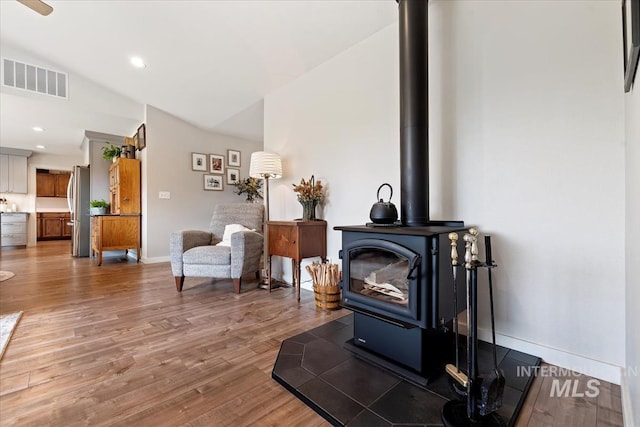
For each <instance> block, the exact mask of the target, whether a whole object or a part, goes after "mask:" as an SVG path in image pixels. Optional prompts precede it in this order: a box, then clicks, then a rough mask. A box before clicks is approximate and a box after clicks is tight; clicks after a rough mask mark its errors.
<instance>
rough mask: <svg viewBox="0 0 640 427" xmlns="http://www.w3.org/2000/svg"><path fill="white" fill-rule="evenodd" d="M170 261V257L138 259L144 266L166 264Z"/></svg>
mask: <svg viewBox="0 0 640 427" xmlns="http://www.w3.org/2000/svg"><path fill="white" fill-rule="evenodd" d="M168 261H171V257H170V256H157V257H152V258H140V262H142V263H144V264H155V263H157V262H168Z"/></svg>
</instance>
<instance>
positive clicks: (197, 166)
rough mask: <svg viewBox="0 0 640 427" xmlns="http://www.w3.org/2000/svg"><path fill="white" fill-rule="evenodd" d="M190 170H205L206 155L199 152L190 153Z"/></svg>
mask: <svg viewBox="0 0 640 427" xmlns="http://www.w3.org/2000/svg"><path fill="white" fill-rule="evenodd" d="M191 170H193V171H203V172H206V171H207V155H206V154H201V153H191Z"/></svg>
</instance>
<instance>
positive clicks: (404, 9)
mask: <svg viewBox="0 0 640 427" xmlns="http://www.w3.org/2000/svg"><path fill="white" fill-rule="evenodd" d="M398 8H399V13H400V174H401V175H400V218H401V221H402V225H405V226H414V227H415V226H426V225H428V223H429V97H428V92H429V76H428V68H429V56H428V22H427V20H428V12H427V9H428V0H399V2H398Z"/></svg>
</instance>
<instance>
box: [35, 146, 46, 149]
mask: <svg viewBox="0 0 640 427" xmlns="http://www.w3.org/2000/svg"><path fill="white" fill-rule="evenodd" d="M36 148H39V149H41V150H44V149H45V148H47V147H45V146H44V145H36Z"/></svg>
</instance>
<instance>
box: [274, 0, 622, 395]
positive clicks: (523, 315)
mask: <svg viewBox="0 0 640 427" xmlns="http://www.w3.org/2000/svg"><path fill="white" fill-rule="evenodd" d="M429 7H430V36H429V37H430V57H431V64H430V75H431V81H430V110H431V113H430V129H431V136H430V140H431V148H430V150H431V163H432V164H431V181H432V182H431V189H432V191H431V197H430V199H431V214H432V215H431V216H432V218H433V219H463V220H465V222H466V223H467V224H475V225H478V226H479V227H480V230H481V232H484V233H490V234H491V235H492V236H493V237H494V257H495V259H496V261H497V263H498V264H499V266H500V268H498V269H496V270H495V273H496V274H495V278H496V285H497V302H496V303H497V313H498V318H497V329H498V333H499V334H500V340H501V342H502V343H504V344H507V345H509V346H510V347H512V348H516V349H521V350H524V351H528V352H532V353H534V354H537V355H539V356H542V357H543V358H545V359H546V360H547V361H549V362H551V363H555V364H558V365H560V366H565V367H571V368H573V369H576V370H578V371H581V372H585V373H588V374H590V375H594V376H597V377H600V378H603V379H606V380H609V381H614V382H618V381H619V380H620V377H619V372H620V371H619V367H621V366H623V364H624V358H625V356H624V345H625V342H624V337H625V332H624V330H625V327H624V319H625V317H624V310H625V307H624V291H625V289H624V257H623V256H621V255H622V254H621V251H622V248H623V246H624V226H623V224H624V213H625V212H624V200H625V199H624V179H625V176H624V174H625V172H624V170H625V164H624V144H623V140H624V134H623V130H624V110H623V97H622V91H621V89H620V88H621V87H622V65H621V59H620V52H621V50H620V44H621V28H620V22H619V21H620V7H619V4H617V3H616V2H599V1H586V2H585V1H558V2H537V1H519V2H504V1H476V2H436V1H434V2H431V3H430V6H429ZM568 23H570V25H569V24H568ZM397 31H398V30H397V24H394V25H392V26H390V27H388V28H386V29H384V30H382V31H380V32H379V33H377V34H375V35H373V36H372V37H370V38H368V39H366V40H365V41H363V42H361V43H360V44H358V45H356V46H354V47H353V48H352V49H350V50H348V51H345V52H343V53H342V54H340V55H338V56H336V57H335V58H333V59H332V60H331V61H328V62H327V63H325V64H322V65H321V66H319V67H317V68H316V69H314V70H312V71H311V72H309V73H307V74H306V75H304V76H302V77H301V78H299V79H297V80H296V81H294V82H293V83H291V84H289V85H287V86H286V87H284V88H282V89H281V90H278V91H276V92H275V93H273V94H271V95H269V96H267V97H266V99H265V149H266V150H272V151H276V152H279V153H281V154H282V156H283V159H284V165H283V166H284V169H285V176H284V178H283V179H282V180H279V181H274V185H273V187H272V188H273V190H274V191H273V192H272V194H271V197H272V206H271V218H272V219H291V218H294V217H299V216H300V212H301V208H300V206H299V204H298V203H297V202H296V200H295V195H294V193H293V192H292V191H291V183H292V182H294V181H298V180H299V179H300V178H301V177H308V176H310V175H311V174H312V173H315V174H316V177H320V178H322V179H323V180H326V182H327V183H328V184H329V194H328V204H327V206H326V207H325V213H324V217H325V218H326V219H327V221H328V222H329V228H330V229H331V228H332V227H333V226H336V225H348V224H362V223H364V222H366V221H367V220H368V213H369V209H370V207H371V205H372V204H373V203H374V202H375V191H376V189H377V187H378V186H379V185H380V184H381V183H383V182H389V183H390V184H391V185H393V187H394V188H395V189H396V195H394V200H393V201H394V202H396V203H397V204H399V198H398V196H397V195H399V192H400V191H399V190H400V189H399V146H398V144H399V142H398V141H399V136H398V135H399V125H398V122H399V120H398V116H399V109H398V104H399V94H398V70H397V67H398V47H397V45H398V39H397ZM293 159H295V161H294V160H293ZM328 245H329V257H332V258H333V259H337V252H338V250H339V249H340V236H339V234H338V233H337V232H335V231H330V232H329V236H328ZM482 323H483V326H484V327H486V326H487V325H488V319H487V316H486V313H485V315H484V316H482Z"/></svg>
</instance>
